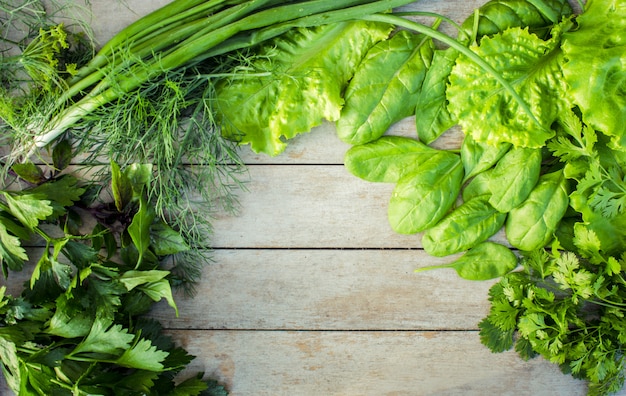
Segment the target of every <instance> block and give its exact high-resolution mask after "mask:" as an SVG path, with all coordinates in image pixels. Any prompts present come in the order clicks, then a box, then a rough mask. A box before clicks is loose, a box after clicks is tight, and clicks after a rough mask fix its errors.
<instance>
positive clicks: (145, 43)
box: [13, 0, 411, 158]
mask: <svg viewBox="0 0 626 396" xmlns="http://www.w3.org/2000/svg"><path fill="white" fill-rule="evenodd" d="M410 2H411V1H409V0H379V1H362V0H361V1H358V0H312V1H296V2H293V1H292V2H287V3H285V2H284V1H276V0H247V1H224V0H209V1H207V0H204V1H201V0H175V1H173V2H172V3H170V4H169V5H166V6H165V7H163V8H161V9H159V10H157V11H154V12H153V13H151V14H149V15H147V16H145V17H143V18H141V19H139V20H138V21H136V22H135V23H133V24H131V25H129V26H128V27H127V28H125V29H124V30H122V31H121V32H120V33H118V34H117V35H116V36H114V37H113V38H112V39H111V40H110V41H109V42H108V43H107V44H106V45H104V47H103V48H102V50H101V51H100V52H99V53H98V54H96V56H95V57H94V58H93V60H92V61H91V62H89V63H88V64H87V65H86V66H84V67H82V68H81V69H79V70H78V71H77V74H76V75H75V76H74V77H73V78H72V79H70V80H69V81H68V86H67V89H66V90H65V92H63V93H61V95H60V96H59V98H58V99H57V100H56V102H55V105H54V108H53V109H52V111H51V112H50V113H51V114H54V115H53V116H51V117H49V118H44V119H43V120H41V119H37V121H36V122H32V123H29V124H28V125H27V126H26V128H25V129H26V130H25V131H24V132H25V136H24V137H23V138H22V139H19V141H18V142H17V144H16V147H14V150H13V157H14V158H15V157H22V156H26V157H29V156H30V155H32V154H34V153H35V152H36V150H38V149H39V148H42V147H45V146H47V145H48V144H50V143H51V142H52V141H54V140H55V139H56V138H58V137H59V136H60V135H61V134H63V133H64V132H65V131H66V130H68V129H69V128H72V127H74V126H76V125H77V123H79V121H80V120H82V119H83V118H84V117H85V116H87V115H88V114H90V113H92V112H94V111H95V110H96V109H98V108H100V107H101V106H103V105H106V104H109V103H111V102H112V101H114V100H116V99H118V98H120V97H121V96H123V95H124V94H126V93H129V92H132V91H133V90H136V89H138V88H139V87H140V86H141V85H142V84H144V83H145V82H146V81H149V80H151V79H153V78H157V77H158V76H159V75H162V74H164V73H167V72H169V71H172V70H178V69H181V68H188V67H192V66H194V65H196V64H198V63H199V62H201V61H203V60H206V59H208V58H210V57H212V56H215V55H218V54H223V53H225V52H228V51H232V50H235V49H242V48H246V47H253V46H255V45H257V44H259V43H260V42H262V41H264V40H268V39H271V38H273V37H276V36H278V35H280V34H281V33H284V32H286V31H287V30H289V29H291V28H293V27H313V26H318V25H322V24H328V23H334V22H341V21H346V20H352V19H359V18H362V17H365V16H367V15H371V14H374V13H378V12H384V11H387V10H390V9H392V8H394V7H398V6H401V5H405V4H407V3H410Z"/></svg>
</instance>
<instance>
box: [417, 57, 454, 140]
mask: <svg viewBox="0 0 626 396" xmlns="http://www.w3.org/2000/svg"><path fill="white" fill-rule="evenodd" d="M458 56H459V53H458V51H456V50H455V49H453V48H448V49H446V50H437V51H435V53H434V54H433V59H432V63H431V65H430V67H429V68H428V70H427V71H426V75H425V76H424V82H423V84H422V89H420V91H419V92H418V95H417V101H416V105H415V127H416V129H417V136H419V139H420V141H422V142H424V143H426V144H430V143H432V142H434V141H435V140H436V139H437V138H438V137H439V136H441V135H442V134H443V133H444V132H445V131H447V130H448V129H450V128H451V127H453V126H454V125H455V124H456V123H457V121H456V119H454V117H453V116H452V114H450V112H449V111H448V101H447V98H446V85H447V83H448V76H449V75H450V73H451V72H452V67H453V66H454V64H455V62H456V58H457V57H458Z"/></svg>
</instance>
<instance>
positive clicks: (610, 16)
mask: <svg viewBox="0 0 626 396" xmlns="http://www.w3.org/2000/svg"><path fill="white" fill-rule="evenodd" d="M576 22H577V28H576V29H574V30H571V31H569V32H566V33H564V34H563V45H562V48H563V52H564V54H565V57H566V59H567V62H565V64H564V65H563V75H564V77H565V81H566V82H567V84H568V86H569V89H568V91H567V93H568V95H570V97H571V98H572V100H573V102H574V104H576V105H577V106H579V107H580V109H581V110H582V113H583V120H584V122H585V123H587V124H589V125H590V126H592V127H593V128H594V129H596V130H599V131H602V132H604V133H605V134H606V135H609V136H611V137H613V141H614V143H615V146H616V147H621V148H622V149H623V147H625V146H626V67H625V65H626V41H625V40H624V32H625V31H626V6H624V2H623V1H622V0H604V1H598V0H595V1H594V0H591V1H588V2H587V4H586V6H585V12H584V13H582V14H581V15H580V16H578V17H577V18H576Z"/></svg>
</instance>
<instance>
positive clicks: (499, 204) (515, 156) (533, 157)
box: [489, 147, 542, 213]
mask: <svg viewBox="0 0 626 396" xmlns="http://www.w3.org/2000/svg"><path fill="white" fill-rule="evenodd" d="M541 160H542V157H541V150H539V149H529V148H523V147H520V148H512V149H510V150H509V151H508V152H507V153H506V154H504V156H502V158H501V159H500V160H499V161H498V163H497V164H496V166H495V167H494V169H493V171H492V172H491V173H490V177H489V191H490V192H491V196H490V197H489V204H491V206H493V207H494V208H496V209H497V210H499V211H500V212H503V213H504V212H509V211H511V210H512V209H514V208H516V207H517V206H519V205H520V204H521V203H522V202H524V200H525V199H526V197H528V194H530V192H531V191H532V189H533V188H534V187H535V184H537V181H538V180H539V173H540V171H541Z"/></svg>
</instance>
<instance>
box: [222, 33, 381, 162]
mask: <svg viewBox="0 0 626 396" xmlns="http://www.w3.org/2000/svg"><path fill="white" fill-rule="evenodd" d="M389 31H390V27H389V26H388V25H382V24H372V23H370V24H366V23H364V22H349V23H348V22H346V23H340V24H331V25H324V26H320V27H317V28H311V29H298V30H293V31H290V32H289V33H287V34H286V35H285V36H282V37H280V38H278V39H276V40H275V41H273V42H272V43H271V44H270V45H268V46H267V47H266V48H265V49H264V50H261V51H259V52H258V53H257V56H258V58H257V61H256V62H254V63H253V64H252V65H250V67H251V70H250V71H249V73H248V75H247V76H246V75H242V76H237V77H236V78H235V79H232V80H225V81H223V82H221V83H220V84H219V85H218V86H217V87H216V89H217V105H216V106H217V108H218V110H219V111H220V117H221V123H222V125H223V127H222V128H223V132H222V133H223V134H225V135H226V136H228V137H230V138H232V139H234V140H237V141H239V143H240V144H250V145H251V148H252V150H254V151H256V152H263V153H266V154H269V155H272V156H274V155H277V154H279V153H281V152H282V151H283V150H284V149H285V147H286V144H285V142H284V141H283V140H282V139H283V138H284V139H290V138H293V137H295V136H296V135H297V134H300V133H303V132H309V131H310V130H311V128H313V127H314V126H316V125H319V124H321V122H322V121H323V120H324V119H326V120H329V121H337V120H338V119H339V117H340V114H341V108H342V106H343V104H344V98H343V97H342V93H343V90H344V89H345V87H346V85H347V84H348V81H349V80H350V78H351V77H352V75H353V73H354V70H355V69H356V66H357V65H358V64H359V62H360V61H361V58H363V56H365V53H366V52H367V51H368V50H369V48H370V47H371V46H372V45H373V44H374V43H376V42H378V41H380V40H382V39H384V38H386V37H387V35H388V33H389ZM260 109H261V110H262V111H261V112H260V111H259V110H260Z"/></svg>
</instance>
